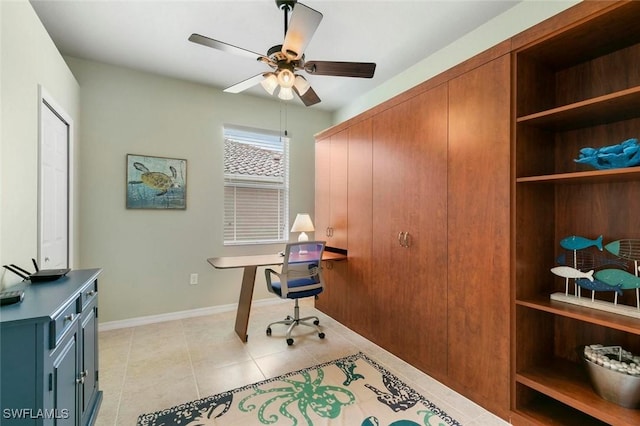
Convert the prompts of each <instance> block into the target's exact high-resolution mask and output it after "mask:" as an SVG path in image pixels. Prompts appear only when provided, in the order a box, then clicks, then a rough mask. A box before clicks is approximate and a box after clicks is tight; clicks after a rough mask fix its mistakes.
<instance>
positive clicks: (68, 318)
mask: <svg viewBox="0 0 640 426" xmlns="http://www.w3.org/2000/svg"><path fill="white" fill-rule="evenodd" d="M74 319H76V315H75V314H69V315H67V316H65V317H64V320H65V322H66V321H69V322H72V321H73V320H74Z"/></svg>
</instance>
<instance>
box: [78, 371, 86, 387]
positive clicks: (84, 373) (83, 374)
mask: <svg viewBox="0 0 640 426" xmlns="http://www.w3.org/2000/svg"><path fill="white" fill-rule="evenodd" d="M88 374H89V370H84V371H83V372H82V373H80V377H78V378H77V379H76V384H77V385H80V384H82V383H84V379H85V377H87V375H88Z"/></svg>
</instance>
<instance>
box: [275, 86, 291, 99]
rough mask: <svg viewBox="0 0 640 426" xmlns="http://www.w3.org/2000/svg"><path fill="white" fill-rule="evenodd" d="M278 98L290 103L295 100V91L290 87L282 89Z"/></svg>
mask: <svg viewBox="0 0 640 426" xmlns="http://www.w3.org/2000/svg"><path fill="white" fill-rule="evenodd" d="M278 97H279V98H280V99H282V100H283V101H289V100H291V99H293V90H292V89H291V88H290V87H280V92H279V93H278Z"/></svg>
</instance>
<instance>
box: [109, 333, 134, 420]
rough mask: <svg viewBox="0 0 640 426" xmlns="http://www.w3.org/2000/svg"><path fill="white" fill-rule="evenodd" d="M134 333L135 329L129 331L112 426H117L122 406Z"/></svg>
mask: <svg viewBox="0 0 640 426" xmlns="http://www.w3.org/2000/svg"><path fill="white" fill-rule="evenodd" d="M134 333H135V327H133V328H132V329H131V333H129V349H128V350H127V358H126V360H125V363H124V374H123V375H122V383H121V384H120V389H119V391H118V404H117V408H116V415H115V419H114V426H118V417H120V405H121V404H122V392H124V384H125V383H126V381H127V373H128V371H129V359H130V358H131V348H132V347H133V335H134Z"/></svg>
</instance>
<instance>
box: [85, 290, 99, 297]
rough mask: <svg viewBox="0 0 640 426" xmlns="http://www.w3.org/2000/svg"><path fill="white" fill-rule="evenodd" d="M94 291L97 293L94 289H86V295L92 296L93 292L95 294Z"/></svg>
mask: <svg viewBox="0 0 640 426" xmlns="http://www.w3.org/2000/svg"><path fill="white" fill-rule="evenodd" d="M96 293H97V291H95V290H91V291H88V292H87V297H91V296H93V295H94V294H96Z"/></svg>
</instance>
